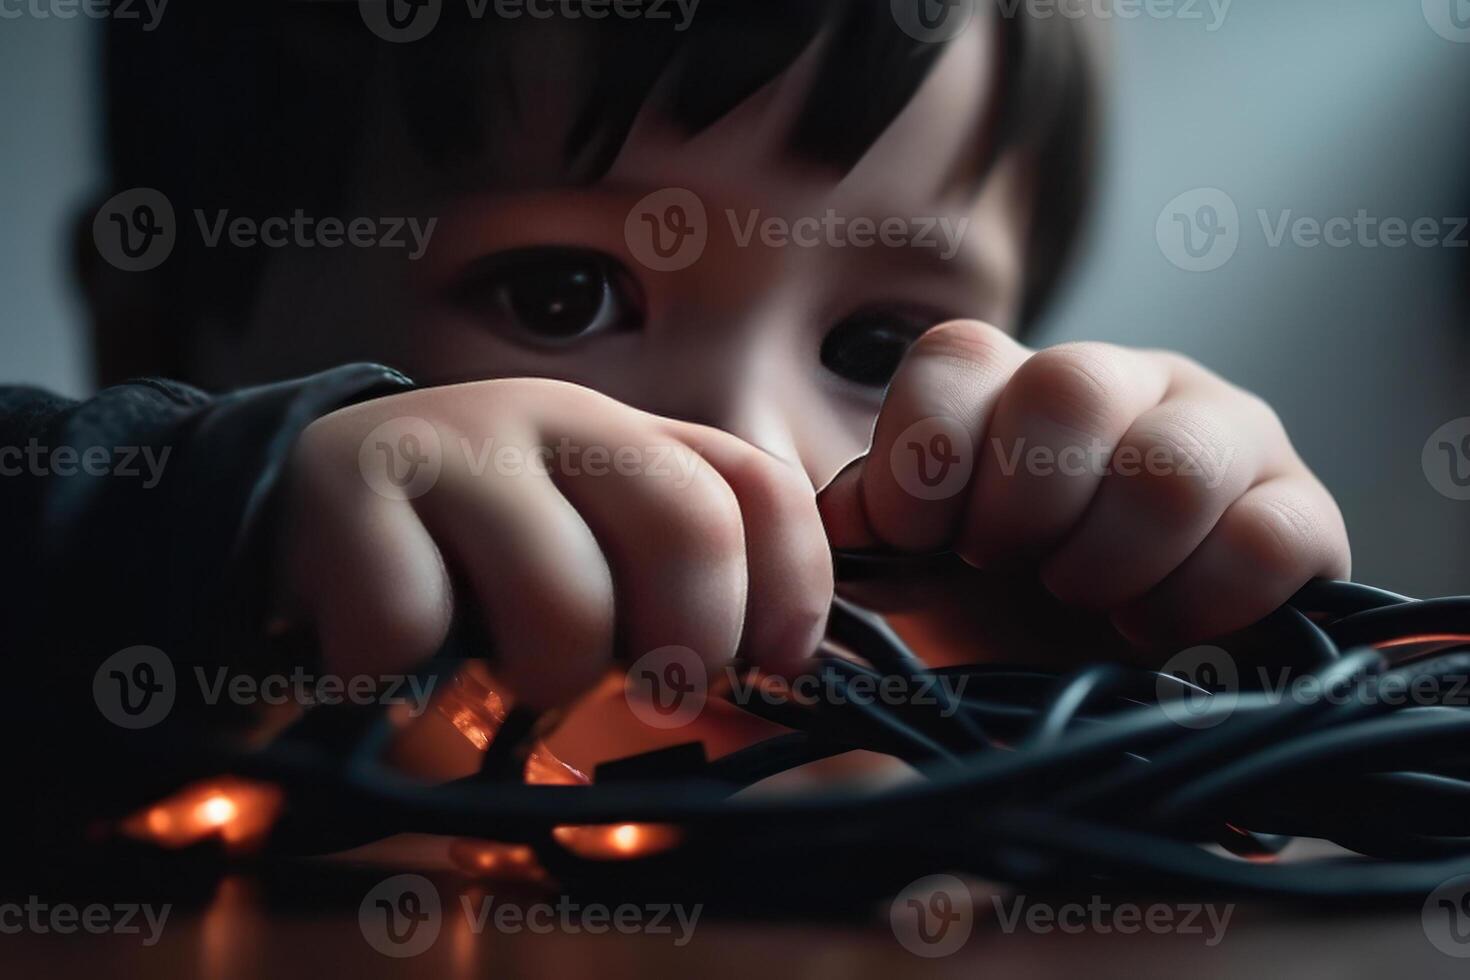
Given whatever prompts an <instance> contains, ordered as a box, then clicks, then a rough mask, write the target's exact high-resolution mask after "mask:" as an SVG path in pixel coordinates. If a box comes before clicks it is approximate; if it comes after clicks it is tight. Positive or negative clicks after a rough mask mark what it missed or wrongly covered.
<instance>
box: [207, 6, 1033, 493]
mask: <svg viewBox="0 0 1470 980" xmlns="http://www.w3.org/2000/svg"><path fill="white" fill-rule="evenodd" d="M809 54H810V53H809ZM993 57H994V54H993V50H992V47H991V45H990V42H989V39H988V38H987V37H986V36H985V34H984V32H982V31H978V30H977V31H970V32H969V33H968V34H967V35H965V36H963V37H961V38H960V39H959V40H957V41H956V42H954V43H953V44H952V45H951V46H950V48H949V50H948V51H947V52H946V53H945V54H944V56H943V58H942V60H941V61H940V63H939V64H938V65H937V66H936V68H935V70H934V71H933V73H932V74H931V75H930V76H929V78H928V79H927V81H926V82H925V83H924V86H923V88H921V89H920V91H919V93H918V95H917V96H916V97H915V99H914V100H913V101H912V102H910V103H909V105H908V106H907V107H906V109H905V110H904V111H903V112H902V113H901V114H900V115H899V116H898V118H897V119H896V121H895V122H894V124H893V125H892V126H891V127H890V128H889V130H888V131H887V132H886V133H884V134H883V136H882V138H881V139H880V140H879V141H878V142H877V143H876V144H875V145H874V146H873V147H872V148H871V150H870V151H869V152H868V153H867V154H866V156H864V157H863V159H862V160H861V161H860V162H859V163H858V165H857V166H856V167H855V168H854V169H853V170H851V171H850V172H848V173H846V174H840V173H835V172H833V171H829V170H826V169H820V168H816V167H814V166H813V165H812V164H809V163H804V162H802V161H800V160H797V159H795V158H793V157H792V156H791V155H790V153H789V152H788V151H786V150H785V149H784V148H783V145H782V143H783V137H784V135H785V132H786V129H787V127H788V126H789V125H790V123H791V117H792V114H793V112H794V107H796V106H798V105H799V104H800V103H801V100H800V99H799V98H798V95H799V94H800V93H801V91H802V90H803V86H804V85H805V84H806V83H807V81H808V78H809V73H808V71H807V69H809V68H810V64H811V61H812V59H811V58H810V57H804V58H803V59H801V60H799V61H798V62H797V63H796V64H795V65H794V66H793V68H792V69H791V70H790V71H788V72H787V73H786V74H784V75H782V76H781V77H780V78H778V79H777V80H776V81H775V82H774V83H773V84H772V85H770V86H768V87H767V88H766V89H764V90H762V91H761V92H759V93H758V94H757V95H756V96H755V97H753V98H752V99H750V100H748V101H747V102H746V103H745V104H743V105H741V106H740V107H739V108H737V109H736V110H735V111H734V112H733V113H731V114H730V115H729V116H727V117H725V118H724V119H723V120H721V121H720V122H719V123H717V124H716V125H714V126H713V127H711V128H709V129H707V130H705V131H703V132H701V133H699V134H697V135H695V136H693V137H692V138H690V137H685V136H682V135H680V134H674V133H671V132H669V131H668V130H667V129H666V128H665V127H663V126H662V125H661V124H660V123H659V122H658V121H657V120H656V119H650V118H649V115H650V114H647V113H645V115H644V116H643V117H640V120H639V122H638V124H637V125H636V126H635V127H634V130H633V133H632V136H631V138H630V139H629V140H628V141H627V143H626V144H625V145H624V147H623V149H622V152H621V155H620V156H619V157H618V159H617V162H616V163H615V165H614V166H613V167H612V169H611V171H610V172H609V173H608V174H607V176H606V177H604V178H603V179H601V180H599V181H598V182H596V183H594V184H592V185H590V186H568V185H566V184H565V183H563V182H562V181H559V180H558V179H557V178H556V176H555V175H556V174H558V173H559V172H560V171H561V169H562V168H563V164H562V162H561V160H560V158H559V155H558V153H557V152H556V147H558V146H559V145H560V141H561V139H562V138H563V136H564V133H565V129H566V127H567V125H568V119H569V117H570V115H571V112H570V110H565V111H562V110H561V108H560V107H559V106H558V101H561V102H563V103H564V102H565V101H566V100H565V98H564V97H560V88H559V86H558V85H557V83H556V81H555V77H554V76H555V72H554V71H553V70H552V68H550V67H548V68H546V69H544V70H545V72H546V78H545V79H539V80H538V79H537V78H535V77H534V73H535V68H534V66H533V67H530V68H528V69H527V71H528V72H529V73H531V75H532V77H530V78H528V79H526V83H525V88H526V90H527V99H528V101H529V102H530V103H532V104H534V105H536V106H537V108H536V109H535V110H534V111H532V112H530V113H528V114H527V118H526V120H525V127H526V130H525V132H524V134H523V137H524V138H518V139H516V140H515V141H514V145H515V146H516V147H517V150H516V151H515V152H513V153H510V154H504V153H502V154H500V155H499V157H498V158H497V159H494V160H487V161H485V164H484V169H483V171H482V172H481V173H480V174H476V175H472V176H471V179H470V180H465V179H463V178H462V177H455V178H449V177H447V176H446V175H445V174H443V173H436V172H434V171H433V170H432V169H431V168H429V167H428V166H427V165H426V164H424V163H423V161H422V158H421V157H420V156H419V155H418V154H417V153H415V152H413V151H411V150H410V149H408V147H409V146H410V141H408V140H407V139H404V138H402V136H401V133H402V130H401V127H400V125H399V124H400V120H397V119H394V118H383V119H381V120H380V122H381V125H382V130H381V131H382V134H383V135H382V137H381V139H375V140H370V141H369V142H372V143H374V144H375V149H374V151H373V152H371V153H368V154H365V155H364V157H363V161H362V162H363V166H362V171H361V173H360V174H359V175H358V185H359V189H358V192H357V193H356V194H355V195H354V200H355V201H356V204H355V205H354V207H353V210H352V212H351V214H348V215H343V217H356V216H369V217H374V218H382V217H389V216H406V215H417V216H420V217H421V218H422V219H427V218H431V217H432V218H437V219H438V221H437V224H436V225H435V226H434V228H433V232H432V235H431V237H430V239H429V244H428V247H427V250H426V251H425V253H424V255H423V257H422V258H421V259H419V260H417V261H408V260H407V259H406V258H405V250H404V249H396V250H389V249H353V248H338V249H334V250H325V249H321V248H317V249H296V250H292V251H289V252H282V253H281V254H279V255H277V256H275V257H274V258H273V259H272V261H271V264H270V266H269V267H268V269H267V272H266V274H265V278H264V283H263V286H262V289H261V293H260V296H259V302H258V305H257V307H256V309H255V312H254V315H253V318H252V322H251V323H250V325H249V328H248V329H246V330H245V331H243V332H240V333H238V334H224V333H223V332H221V333H220V334H219V335H218V336H215V335H211V336H210V337H209V339H208V340H207V342H206V343H204V344H202V345H201V347H200V351H199V361H200V363H199V370H198V372H197V373H198V375H199V376H200V377H201V378H203V380H204V381H205V382H206V383H208V384H211V385H215V386H222V387H223V386H229V385H234V384H239V383H242V382H248V381H255V380H261V379H264V378H268V377H273V376H281V375H284V374H299V373H303V372H306V371H310V370H314V369H319V368H323V367H326V366H330V365H333V364H339V363H343V362H347V361H353V360H377V361H382V362H385V363H387V364H390V365H392V366H394V367H398V368H400V369H401V370H403V371H405V372H406V373H407V374H409V375H410V376H411V377H413V378H414V379H415V380H417V381H419V382H421V383H424V384H435V383H440V382H447V381H459V380H468V379H474V378H492V377H506V376H539V377H550V378H558V379H563V380H568V381H573V382H576V383H579V384H583V385H586V386H589V387H592V388H595V389H598V390H600V391H602V392H604V393H606V394H608V395H610V396H612V397H614V398H616V399H619V400H620V401H623V402H625V403H628V404H630V405H634V406H636V407H639V408H643V409H646V410H648V411H650V412H654V413H657V414H661V415H667V416H672V417H677V418H681V419H688V420H693V421H696V422H701V423H705V424H709V425H714V426H718V427H719V428H722V429H725V430H728V431H730V432H732V433H734V434H735V435H737V436H740V437H741V438H743V439H745V440H747V441H748V442H751V443H754V444H756V445H759V446H761V447H762V448H764V449H766V450H768V451H770V452H772V453H774V454H776V455H778V456H781V457H784V458H787V459H792V460H799V461H800V462H801V464H802V465H803V467H804V468H805V470H806V472H807V473H808V474H809V475H810V477H811V479H812V480H813V482H814V483H817V484H818V485H820V484H822V483H825V482H826V481H827V480H828V479H830V478H831V476H832V475H833V474H834V473H835V472H836V471H837V470H838V469H839V468H840V467H841V466H843V465H844V464H846V463H847V462H848V461H850V460H852V459H853V458H855V457H856V456H858V455H859V454H860V453H862V452H863V451H864V450H865V449H866V448H867V444H868V439H869V436H870V430H871V426H872V422H873V419H874V417H875V415H876V413H877V410H878V407H879V403H880V400H881V396H882V393H883V383H884V380H885V376H886V375H887V373H889V371H890V370H891V368H892V366H893V364H894V362H895V361H896V359H897V357H898V356H899V355H900V354H901V353H902V350H903V348H904V346H905V345H906V344H907V343H908V342H909V341H910V340H912V339H913V338H914V337H916V336H917V335H918V334H919V333H920V332H922V331H923V330H924V329H926V328H928V327H930V326H932V325H934V324H935V323H938V322H941V321H943V320H946V319H952V318H956V317H960V316H965V317H973V318H978V319H984V320H988V321H990V322H992V323H995V324H998V325H1001V326H1003V327H1006V328H1009V327H1010V326H1011V325H1013V323H1014V320H1015V316H1016V312H1017V308H1018V305H1019V301H1020V295H1021V285H1022V256H1023V254H1024V247H1023V246H1024V242H1025V234H1026V224H1027V215H1028V212H1029V210H1030V194H1029V189H1028V187H1027V182H1026V179H1025V173H1024V165H1023V161H1021V160H1020V159H1018V158H1017V157H1016V156H1014V155H1002V156H1001V158H1000V160H999V162H998V164H997V165H996V166H995V168H994V169H993V170H992V171H991V173H990V175H989V176H988V177H987V178H986V180H985V182H984V184H983V185H982V188H981V192H980V194H979V195H978V197H977V196H976V195H974V194H973V193H972V192H971V191H968V190H967V191H964V192H961V193H955V192H947V191H946V190H945V189H944V188H945V187H946V186H947V184H949V185H952V181H950V180H949V178H950V177H951V175H952V174H953V172H954V170H955V169H956V168H957V167H962V166H964V164H965V163H966V161H967V160H970V159H972V158H973V155H974V154H976V153H978V152H979V151H980V149H981V148H982V147H983V146H984V142H985V140H986V139H987V138H988V136H989V134H987V133H986V132H985V131H984V130H985V126H986V124H985V123H984V122H983V120H985V119H987V118H989V114H988V113H987V112H986V111H985V109H986V106H987V105H988V104H989V102H990V100H991V99H992V96H993V93H992V91H991V88H992V86H993V81H992V79H993V67H994V65H993ZM383 103H384V104H385V105H387V106H393V105H397V102H396V101H395V100H383ZM473 180H479V181H480V182H481V183H482V185H483V186H480V187H475V186H472V181H473ZM667 188H683V189H687V190H689V191H692V192H694V194H695V195H697V196H698V198H699V200H700V201H701V202H702V204H703V206H704V210H705V215H706V220H705V222H704V224H705V226H706V227H707V234H708V238H707V244H706V246H705V248H704V251H703V253H702V254H701V255H700V257H699V258H698V260H696V261H693V262H692V264H689V265H688V266H687V267H685V268H682V269H678V270H675V271H655V270H653V269H651V268H649V267H648V266H647V265H645V264H644V263H643V262H641V261H640V257H642V256H646V255H647V252H646V251H645V250H644V249H643V248H641V247H640V246H639V238H638V233H639V231H640V230H641V229H644V228H646V227H647V226H646V225H645V224H644V219H643V218H642V215H641V214H640V213H639V212H638V207H639V203H640V202H641V201H643V200H644V199H645V198H646V197H647V196H648V195H650V194H653V193H654V192H657V191H661V190H664V189H667ZM655 204H656V206H654V207H652V208H650V209H649V211H648V213H650V214H652V215H653V216H654V218H655V219H656V218H657V217H658V216H659V215H662V214H663V213H664V212H665V210H666V208H665V204H666V202H662V201H659V200H658V199H655ZM687 213H688V212H687V211H686V214H687ZM630 216H631V218H630ZM770 219H776V221H777V222H778V223H775V224H773V223H770ZM803 219H805V220H803ZM855 219H868V220H870V221H871V222H873V226H872V227H868V228H865V227H864V226H863V224H862V223H861V222H859V223H858V224H857V225H856V226H854V224H853V222H854V221H855ZM885 219H898V221H897V222H894V221H888V222H887V223H886V225H885ZM694 220H697V217H696V218H695V219H694ZM884 227H886V228H887V232H886V237H887V239H888V243H887V244H884V243H883V242H882V241H880V240H879V236H878V235H876V234H875V233H874V228H884ZM788 230H789V240H783V239H782V238H781V237H778V236H781V235H783V234H785V233H786V232H788ZM644 233H645V234H646V232H644ZM747 235H749V237H748V238H747V237H746V236H747ZM798 239H799V240H800V244H797V243H796V242H797V240H798ZM645 241H646V239H645ZM783 241H784V244H783Z"/></svg>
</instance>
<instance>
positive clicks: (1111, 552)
mask: <svg viewBox="0 0 1470 980" xmlns="http://www.w3.org/2000/svg"><path fill="white" fill-rule="evenodd" d="M1267 415H1269V413H1258V412H1257V411H1255V409H1254V406H1253V404H1252V403H1249V402H1243V401H1242V400H1240V399H1229V400H1225V399H1221V398H1220V397H1219V396H1218V394H1215V395H1213V396H1211V395H1208V394H1207V395H1205V396H1204V397H1195V396H1194V395H1193V393H1192V392H1184V393H1182V397H1179V398H1175V399H1171V400H1169V401H1165V402H1164V403H1163V404H1162V405H1160V406H1158V407H1157V408H1152V409H1149V410H1148V411H1146V412H1144V413H1143V414H1142V415H1141V416H1139V417H1138V420H1137V421H1135V422H1134V423H1133V425H1132V426H1130V427H1129V429H1128V431H1127V433H1126V434H1125V435H1124V436H1123V438H1122V440H1121V441H1120V442H1119V444H1118V448H1117V449H1116V450H1115V451H1114V453H1113V455H1112V457H1111V459H1109V460H1108V461H1107V463H1106V475H1105V476H1104V477H1103V479H1102V483H1101V486H1099V488H1098V490H1097V494H1096V496H1095V497H1094V498H1093V501H1092V504H1091V505H1090V506H1089V507H1088V509H1087V511H1086V513H1085V515H1084V516H1083V518H1082V521H1081V523H1080V524H1079V525H1078V527H1077V528H1076V529H1075V530H1074V531H1073V533H1072V534H1071V535H1070V536H1069V537H1068V538H1067V539H1066V540H1065V541H1064V542H1063V543H1062V544H1061V545H1060V547H1059V548H1058V550H1057V551H1056V552H1054V553H1053V554H1052V555H1051V557H1049V558H1048V559H1047V560H1046V561H1045V562H1044V563H1043V565H1042V581H1043V582H1044V583H1045V584H1046V586H1047V588H1048V589H1049V590H1050V591H1051V592H1052V593H1053V594H1054V595H1056V596H1057V597H1058V598H1060V599H1062V600H1064V601H1066V602H1070V603H1073V604H1076V605H1081V606H1086V607H1088V608H1094V609H1111V608H1114V607H1116V606H1119V605H1122V604H1123V603H1125V602H1128V601H1131V600H1133V599H1138V598H1140V597H1142V596H1143V595H1144V593H1146V592H1148V590H1149V589H1151V588H1153V587H1154V586H1156V585H1158V584H1159V583H1160V582H1162V581H1163V580H1164V578H1165V577H1166V576H1167V575H1168V574H1169V573H1170V572H1172V571H1173V570H1174V569H1175V568H1177V567H1178V566H1179V565H1180V564H1181V563H1182V562H1183V561H1184V560H1185V559H1186V558H1188V557H1189V556H1190V555H1191V554H1192V553H1193V552H1194V550H1195V549H1196V548H1197V547H1199V545H1200V543H1201V542H1202V541H1204V539H1205V537H1206V535H1208V534H1209V533H1210V531H1211V529H1213V528H1214V526H1215V524H1216V523H1217V522H1218V521H1219V519H1220V517H1221V515H1222V514H1224V513H1225V509H1226V508H1227V507H1229V506H1230V504H1232V503H1233V502H1234V501H1235V500H1237V499H1238V498H1239V497H1240V496H1241V495H1242V494H1244V493H1245V492H1246V491H1247V490H1248V489H1249V488H1250V487H1251V486H1252V485H1253V484H1255V483H1256V482H1258V481H1259V479H1260V476H1261V474H1262V470H1263V467H1265V466H1267V465H1272V466H1274V467H1275V472H1277V473H1280V472H1282V471H1283V464H1284V463H1285V462H1286V460H1287V458H1288V457H1290V454H1291V450H1290V444H1289V443H1288V442H1287V440H1286V437H1285V433H1284V432H1282V431H1281V428H1280V425H1279V424H1278V423H1276V421H1275V419H1274V416H1271V417H1266V416H1267ZM1100 568H1106V569H1107V574H1106V575H1099V574H1098V569H1100Z"/></svg>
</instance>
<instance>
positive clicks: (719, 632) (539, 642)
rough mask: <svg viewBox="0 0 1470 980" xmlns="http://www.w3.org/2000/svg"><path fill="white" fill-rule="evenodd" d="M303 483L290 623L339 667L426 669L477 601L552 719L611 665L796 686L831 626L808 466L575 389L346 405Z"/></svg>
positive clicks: (827, 569)
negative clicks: (689, 665)
mask: <svg viewBox="0 0 1470 980" xmlns="http://www.w3.org/2000/svg"><path fill="white" fill-rule="evenodd" d="M405 437H407V438H405ZM540 447H545V448H544V449H542V450H540V453H539V454H538V449H539V448H540ZM415 461H417V463H416V462H415ZM436 461H437V470H436ZM390 468H391V469H390ZM436 472H437V477H435V475H434V474H435V473H436ZM288 484H289V486H288V490H287V507H286V518H285V520H284V521H283V523H282V532H281V533H282V538H281V543H280V547H279V549H278V552H279V554H280V556H281V560H282V561H283V562H284V563H285V566H284V569H283V575H282V576H281V580H282V581H283V582H285V583H286V587H287V592H286V595H285V596H284V597H283V603H284V607H285V610H286V613H287V615H288V617H289V618H294V619H298V620H302V621H305V622H308V623H310V624H311V626H312V627H313V628H314V629H315V631H316V633H317V636H318V639H319V642H320V644H321V649H322V653H323V656H324V659H325V664H326V667H327V669H329V670H331V671H333V672H336V673H341V674H346V675H352V674H360V673H371V672H378V673H384V672H391V671H400V670H405V669H407V668H410V667H412V666H414V665H415V664H418V663H421V662H422V661H424V660H425V659H427V658H428V657H430V656H431V655H432V654H433V653H434V652H435V651H436V650H437V649H438V648H439V646H440V645H441V644H442V642H443V641H444V638H445V636H446V634H447V632H448V629H449V625H450V621H451V617H452V616H453V615H454V612H455V610H456V609H458V608H460V607H464V611H465V612H466V613H471V614H474V615H479V616H481V617H483V622H484V624H485V628H486V631H487V633H488V635H489V637H490V640H491V643H492V644H493V648H494V656H495V666H496V672H497V674H498V676H499V677H500V678H501V679H502V680H503V681H504V682H505V683H506V684H507V685H508V686H509V687H510V688H511V689H512V691H513V692H514V693H515V695H516V696H517V697H518V698H520V699H522V700H524V701H526V702H528V703H530V704H532V705H534V706H536V707H543V708H544V707H551V706H554V705H557V704H561V703H565V702H566V701H568V700H570V699H572V698H573V697H575V696H576V695H577V694H579V693H581V692H582V691H584V690H586V689H588V688H589V687H591V686H592V685H593V684H595V683H596V682H597V681H598V680H599V679H601V677H602V676H603V675H604V673H605V672H606V670H607V668H608V666H609V665H610V664H611V663H612V661H613V657H614V652H615V651H616V652H617V653H618V654H619V655H622V656H625V657H628V658H630V659H636V658H637V657H638V656H641V655H642V654H644V653H647V652H649V651H652V650H654V649H657V648H659V647H663V646H668V645H680V646H685V647H689V648H690V649H692V650H694V651H695V652H697V653H698V654H699V655H700V657H701V658H702V659H703V660H704V661H705V662H706V663H707V664H710V665H716V664H721V663H724V662H725V661H727V660H729V659H730V658H731V657H733V656H734V655H735V654H736V653H737V651H738V652H740V653H742V654H745V655H748V656H750V657H752V659H754V660H755V662H756V663H758V664H759V665H761V666H764V667H767V668H769V669H773V670H790V669H792V668H796V667H798V666H799V664H800V662H801V661H802V660H803V659H804V658H806V657H807V656H809V655H810V654H811V652H812V651H813V650H815V649H816V646H817V643H818V642H819V640H820V638H821V636H822V634H823V631H824V629H825V625H826V616H827V610H828V607H829V605H830V603H831V600H832V590H833V581H832V565H831V559H830V552H829V547H828V544H827V539H826V535H825V533H824V531H823V527H822V522H821V518H820V516H819V515H818V512H817V506H816V501H815V494H814V491H813V488H812V486H811V484H810V482H809V481H808V479H807V478H806V476H805V475H804V474H803V473H802V471H801V470H800V469H799V468H797V467H796V466H795V465H793V464H789V463H786V462H783V461H781V460H778V459H776V458H774V457H772V456H769V455H767V454H766V453H764V452H762V451H761V450H759V449H756V448H754V447H752V446H750V445H748V444H746V443H744V442H743V441H741V440H739V439H737V438H735V437H734V436H732V435H729V434H728V433H725V432H721V431H719V430H716V429H711V428H706V427H703V426H697V425H692V424H689V423H684V422H679V421H674V420H671V419H666V418H660V417H658V416H654V415H650V414H647V413H646V412H642V411H639V410H636V409H633V408H630V407H628V406H626V405H623V404H621V403H619V402H616V401H613V400H612V399H610V398H607V397H605V396H603V395H601V394H598V393H597V392H594V391H591V390H589V389H586V388H581V387H578V386H576V385H572V384H567V383H563V382H556V381H546V380H539V379H536V380H523V379H513V380H496V381H483V382H476V383H473V384H464V385H457V386H453V387H446V388H433V389H426V390H422V391H415V392H409V393H405V394H401V395H394V396H391V397H388V398H382V399H379V400H376V401H372V402H367V403H364V404H361V405H357V406H354V407H351V408H346V409H343V410H340V411H338V412H335V413H333V414H331V415H328V416H326V417H324V418H322V419H320V420H318V421H316V422H315V423H313V424H312V425H311V426H309V427H308V428H307V429H306V431H305V432H304V433H303V435H302V436H301V438H300V440H299V441H298V443H297V446H296V448H295V452H294V455H293V458H292V462H291V468H290V474H289V480H288ZM405 484H406V485H405ZM451 581H452V582H453V585H451Z"/></svg>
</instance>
